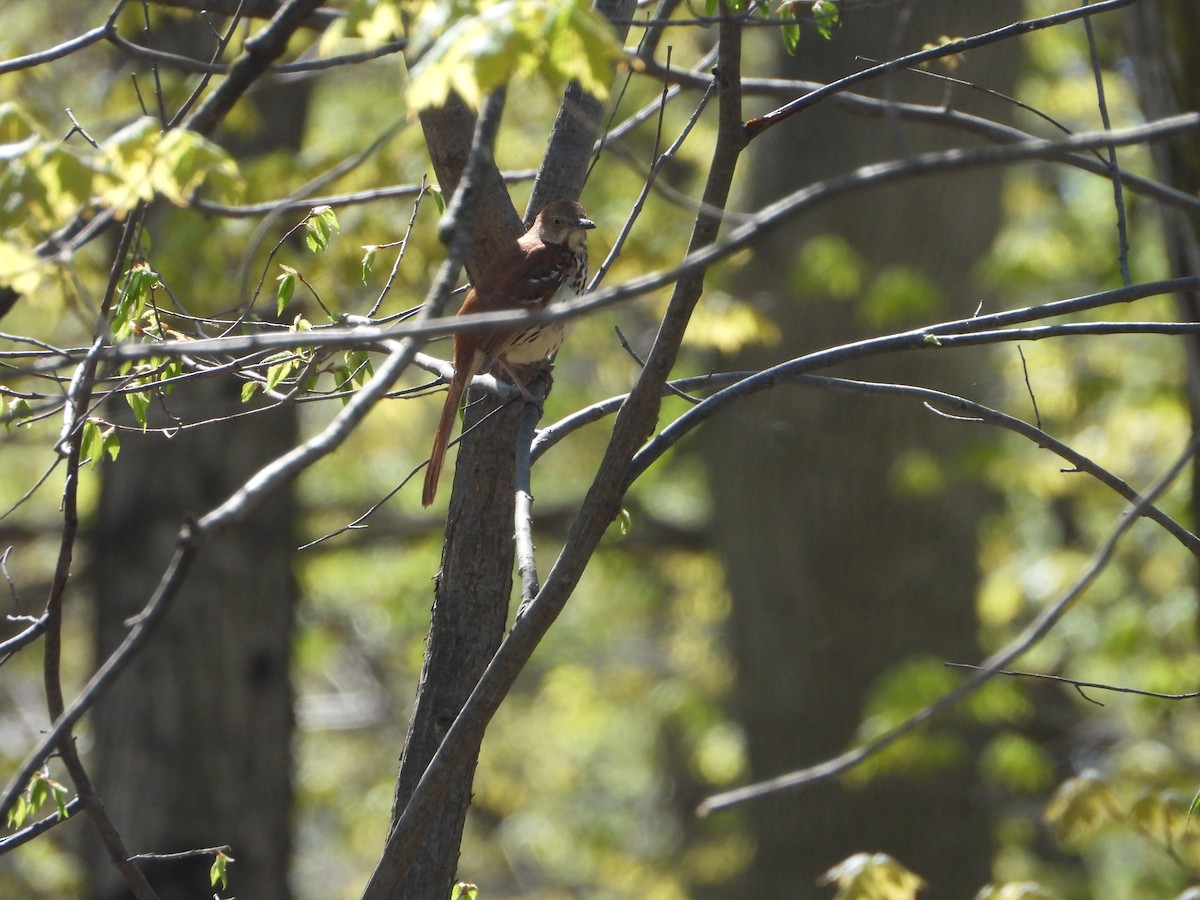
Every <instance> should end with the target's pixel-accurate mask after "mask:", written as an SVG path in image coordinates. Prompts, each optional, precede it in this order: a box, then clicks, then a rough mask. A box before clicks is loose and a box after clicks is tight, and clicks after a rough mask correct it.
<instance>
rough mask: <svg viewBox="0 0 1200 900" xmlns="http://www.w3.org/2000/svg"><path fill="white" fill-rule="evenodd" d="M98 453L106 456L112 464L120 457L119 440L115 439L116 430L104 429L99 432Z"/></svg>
mask: <svg viewBox="0 0 1200 900" xmlns="http://www.w3.org/2000/svg"><path fill="white" fill-rule="evenodd" d="M100 452H101V454H107V456H108V458H109V459H110V460H112V461H113V462H116V459H117V457H118V456H120V455H121V439H120V438H119V437H117V429H116V428H111V427H110V428H105V429H103V430H102V431H101V432H100Z"/></svg>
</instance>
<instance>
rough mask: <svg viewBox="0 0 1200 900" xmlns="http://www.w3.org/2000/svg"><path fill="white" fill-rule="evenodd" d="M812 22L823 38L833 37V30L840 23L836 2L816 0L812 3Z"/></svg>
mask: <svg viewBox="0 0 1200 900" xmlns="http://www.w3.org/2000/svg"><path fill="white" fill-rule="evenodd" d="M812 17H813V24H814V25H816V27H817V32H818V33H819V34H820V35H821V37H823V38H825V40H829V39H830V38H832V37H833V31H834V29H835V28H837V27H838V25H840V24H841V18H840V16H839V14H838V7H837V4H836V3H834V2H833V0H816V2H814V3H813V5H812Z"/></svg>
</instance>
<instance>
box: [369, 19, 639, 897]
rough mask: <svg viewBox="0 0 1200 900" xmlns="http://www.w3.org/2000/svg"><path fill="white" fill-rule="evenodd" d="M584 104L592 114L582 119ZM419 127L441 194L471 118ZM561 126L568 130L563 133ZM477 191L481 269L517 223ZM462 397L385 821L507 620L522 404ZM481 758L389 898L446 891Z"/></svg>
mask: <svg viewBox="0 0 1200 900" xmlns="http://www.w3.org/2000/svg"><path fill="white" fill-rule="evenodd" d="M608 6H609V7H611V8H612V9H613V11H614V12H615V14H616V15H624V16H625V17H626V18H627V17H628V15H629V11H630V9H631V8H632V3H630V2H629V0H618V2H615V3H610V4H608ZM602 9H604V7H602ZM606 11H607V10H606ZM578 94H579V92H578V90H577V89H575V88H568V92H567V97H566V98H565V99H564V109H568V108H569V109H570V110H571V112H570V113H566V112H564V113H563V114H560V116H559V118H558V121H556V123H555V132H554V134H553V135H552V137H551V142H550V147H549V148H548V150H547V155H546V156H547V161H546V163H544V164H543V168H542V171H541V172H540V173H539V178H538V182H537V185H536V186H535V189H534V194H535V195H542V196H545V197H547V198H548V199H558V198H559V197H570V198H575V197H576V196H577V194H576V192H577V191H578V189H579V187H580V186H581V185H582V177H581V173H582V172H583V169H584V166H585V165H586V162H587V152H588V151H590V148H591V146H592V143H593V141H594V140H595V138H596V136H597V134H598V130H599V119H598V116H596V115H595V114H594V111H595V110H598V109H599V104H598V103H597V102H596V101H595V100H592V99H591V98H584V99H581V98H580V97H579V95H578ZM581 104H582V105H584V106H586V107H587V108H588V109H590V110H593V113H592V114H590V115H579V114H578V110H579V109H580V108H581ZM421 125H422V128H423V129H424V132H425V138H426V143H427V145H428V147H429V152H430V157H431V159H432V161H433V166H434V171H435V173H436V174H437V178H438V182H439V183H440V184H441V185H442V186H443V187H444V188H445V189H446V191H447V193H452V192H453V190H454V189H455V188H456V187H457V185H458V183H459V179H460V178H461V175H462V170H463V167H464V166H465V165H466V162H467V158H468V155H469V149H470V143H471V135H472V134H473V133H474V128H475V116H474V114H473V113H471V111H470V110H469V109H467V108H466V107H465V106H464V105H463V104H462V102H461V101H460V100H459V99H458V98H457V97H454V96H452V97H451V100H450V102H449V103H447V105H446V106H445V107H443V108H441V109H437V110H428V111H426V112H424V113H422V115H421ZM560 131H569V132H571V134H569V135H567V134H562V135H560ZM580 148H583V149H582V150H581V149H580ZM474 197H475V200H474V202H473V203H472V211H473V215H472V219H471V237H472V240H471V249H470V251H469V259H468V263H467V269H468V272H470V273H472V274H478V273H479V272H481V271H482V270H483V269H484V268H485V267H486V266H487V263H488V261H489V260H490V259H491V257H492V256H493V255H494V253H495V252H496V250H497V249H498V248H499V247H500V246H502V244H503V243H504V242H505V241H508V240H511V239H512V238H514V237H515V236H516V235H518V234H519V233H520V232H521V231H522V230H523V228H522V225H521V219H520V217H519V216H518V215H517V213H516V210H515V208H514V207H513V205H512V201H511V200H510V199H509V198H508V194H507V192H506V191H505V189H504V185H503V180H502V179H501V178H500V175H499V172H498V171H496V170H495V168H494V166H493V167H489V171H488V173H487V175H486V177H485V179H484V180H483V181H482V183H481V184H480V185H478V186H477V188H476V193H475V195H474ZM535 211H536V210H535ZM468 400H469V402H468V405H467V414H466V417H465V421H464V426H463V427H464V430H470V429H472V428H473V426H475V425H476V424H477V423H479V422H481V421H483V420H484V419H486V421H483V424H482V426H481V427H478V428H475V430H474V431H472V432H471V434H470V436H469V437H468V438H467V439H466V440H464V441H462V442H461V443H460V444H459V445H458V446H459V449H458V454H457V461H456V463H455V473H454V487H453V491H452V493H451V499H450V509H449V512H448V514H447V521H446V537H445V542H444V544H443V548H442V567H441V571H440V572H439V574H438V579H437V589H436V595H435V599H434V605H433V610H432V615H431V621H430V629H429V635H428V638H427V641H426V649H425V657H424V661H423V663H422V670H421V680H420V686H419V688H418V692H417V699H416V702H415V706H414V711H413V718H412V721H411V723H410V725H409V732H408V736H407V737H406V739H405V746H404V752H403V756H402V758H401V762H400V771H399V774H398V776H397V781H396V793H395V797H394V800H393V807H392V821H393V825H394V823H395V821H396V820H397V819H398V818H399V816H400V815H401V814H402V813H403V811H404V808H405V806H406V805H407V803H408V801H409V799H410V798H411V796H412V792H413V790H414V789H415V787H416V785H417V783H418V782H419V781H420V778H421V776H422V774H423V773H424V772H425V769H426V767H427V766H428V764H429V761H430V760H431V759H432V758H433V754H434V753H435V752H436V751H437V748H438V746H439V745H440V744H441V741H442V738H443V737H444V736H445V732H446V729H447V728H448V727H449V726H450V724H451V723H452V722H453V721H454V718H455V717H456V716H457V715H458V713H459V711H460V710H461V709H462V707H463V704H464V703H465V702H466V699H467V697H468V696H469V695H470V693H471V690H472V688H474V686H475V684H476V682H478V680H479V677H480V676H481V675H482V674H483V671H484V669H485V668H486V667H487V664H488V662H489V661H490V660H491V659H492V656H493V655H494V654H495V652H496V649H497V648H498V647H499V646H500V641H501V639H502V638H503V635H504V626H505V622H506V621H507V617H508V603H509V597H510V596H511V594H512V573H513V563H514V552H515V551H514V547H513V509H514V496H513V489H514V472H515V447H516V436H517V430H518V426H519V423H520V418H521V411H522V408H521V405H520V404H509V405H508V406H507V408H505V409H502V410H499V411H496V407H497V403H496V400H495V398H491V397H483V396H480V395H478V394H477V392H471V395H470V396H469V398H468ZM477 758H478V748H476V750H475V753H474V754H473V757H472V761H471V763H470V764H469V765H468V766H467V768H466V769H465V770H464V771H463V773H462V774H461V776H460V777H459V778H458V779H457V781H456V782H455V786H454V788H453V790H452V791H451V793H450V796H449V797H448V798H447V799H446V802H444V803H443V804H442V805H441V806H440V807H439V808H438V811H437V816H436V818H435V820H434V821H433V822H431V823H430V825H429V827H428V831H427V833H426V837H425V839H424V841H423V842H422V845H421V850H420V851H419V853H418V855H417V858H416V859H415V860H413V861H412V863H411V865H410V866H409V868H408V872H407V874H406V876H405V877H404V879H403V881H402V884H401V886H400V888H399V889H398V890H397V891H396V892H395V894H394V896H395V897H397V898H400V897H404V898H413V900H426V898H430V897H441V896H446V895H447V894H448V893H449V891H450V889H451V886H452V885H453V882H454V876H455V873H456V871H457V868H458V852H459V851H458V848H459V844H460V843H461V839H462V831H463V827H464V825H465V822H466V815H467V809H468V807H469V806H470V800H471V782H472V780H473V777H474V769H475V760H476V759H477ZM386 862H387V861H386V860H385V861H384V863H383V864H381V869H382V867H383V865H386ZM382 877H383V875H382V872H381V870H380V871H377V872H376V878H375V879H373V883H377V881H378V879H379V878H382ZM373 889H374V888H369V889H368V890H369V891H371V890H373Z"/></svg>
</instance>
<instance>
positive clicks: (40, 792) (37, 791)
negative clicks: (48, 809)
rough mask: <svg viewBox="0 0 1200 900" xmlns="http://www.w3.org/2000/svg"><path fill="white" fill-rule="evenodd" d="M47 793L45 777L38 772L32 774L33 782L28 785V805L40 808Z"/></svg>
mask: <svg viewBox="0 0 1200 900" xmlns="http://www.w3.org/2000/svg"><path fill="white" fill-rule="evenodd" d="M48 794H49V789H48V788H47V787H46V779H45V777H44V776H43V775H42V773H40V772H39V773H37V774H36V775H34V776H33V782H32V783H31V784H30V785H29V805H30V806H31V807H33V808H34V809H39V808H41V805H42V804H43V803H45V802H46V797H47V795H48Z"/></svg>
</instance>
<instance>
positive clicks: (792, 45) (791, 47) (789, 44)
mask: <svg viewBox="0 0 1200 900" xmlns="http://www.w3.org/2000/svg"><path fill="white" fill-rule="evenodd" d="M780 33H781V34H782V35H783V49H784V50H786V51H787V52H788V55H789V56H794V55H795V54H796V46H797V45H798V44H799V43H800V23H799V22H784V23H783V27H782V29H781V30H780Z"/></svg>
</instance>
